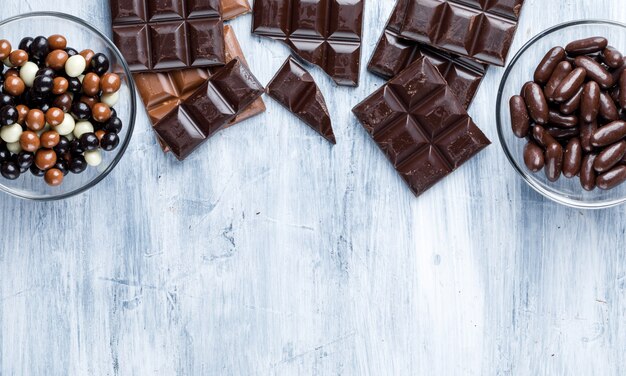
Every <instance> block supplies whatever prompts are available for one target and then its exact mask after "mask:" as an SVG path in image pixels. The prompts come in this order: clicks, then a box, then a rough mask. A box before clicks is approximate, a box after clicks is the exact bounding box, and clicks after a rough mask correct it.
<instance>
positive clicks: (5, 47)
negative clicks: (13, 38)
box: [0, 39, 11, 60]
mask: <svg viewBox="0 0 626 376" xmlns="http://www.w3.org/2000/svg"><path fill="white" fill-rule="evenodd" d="M10 54H11V43H10V42H9V41H8V40H6V39H2V40H0V60H4V59H6V58H7V57H9V55H10Z"/></svg>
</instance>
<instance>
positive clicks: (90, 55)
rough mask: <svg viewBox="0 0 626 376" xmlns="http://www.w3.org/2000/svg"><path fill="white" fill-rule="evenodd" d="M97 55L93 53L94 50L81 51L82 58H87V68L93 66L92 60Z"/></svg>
mask: <svg viewBox="0 0 626 376" xmlns="http://www.w3.org/2000/svg"><path fill="white" fill-rule="evenodd" d="M95 54H96V53H95V52H93V51H92V50H82V51H80V54H79V55H80V56H82V57H84V58H85V61H86V62H87V66H89V65H90V64H91V59H92V58H93V56H94V55H95Z"/></svg>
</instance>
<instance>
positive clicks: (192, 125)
mask: <svg viewBox="0 0 626 376" xmlns="http://www.w3.org/2000/svg"><path fill="white" fill-rule="evenodd" d="M261 94H263V86H261V84H260V83H259V82H258V81H257V79H256V78H255V77H254V76H253V75H252V73H251V72H250V70H249V69H248V68H247V66H246V65H245V64H243V63H242V62H241V61H240V60H239V58H235V59H233V60H231V61H230V62H229V63H228V64H226V65H225V66H224V67H223V68H221V69H220V70H219V71H218V72H216V73H215V74H214V75H213V76H211V77H210V78H209V80H208V81H205V83H204V84H203V85H202V86H200V88H199V89H198V90H196V91H195V92H194V93H193V94H191V96H189V98H187V99H186V100H185V101H184V102H183V103H182V104H181V105H180V106H178V107H177V108H174V109H173V110H172V111H170V113H168V114H167V115H165V116H164V117H163V118H162V119H161V120H160V121H159V122H158V123H157V124H156V125H155V126H154V129H155V131H156V132H157V134H158V135H159V137H160V138H161V140H162V141H163V142H164V143H165V144H166V145H167V146H168V147H169V148H170V149H171V151H172V152H173V153H174V154H175V155H176V157H177V158H178V159H179V160H183V159H185V158H186V157H187V156H188V155H189V154H190V153H191V152H192V151H193V150H194V149H195V148H197V147H198V146H199V145H200V144H202V143H203V142H204V141H205V140H206V139H207V138H208V137H210V136H212V135H213V134H215V132H217V131H219V130H220V129H222V128H224V127H225V126H226V125H227V124H228V123H229V122H231V121H232V120H233V119H234V118H235V116H237V115H238V114H239V113H241V111H242V110H243V109H245V108H246V107H248V106H249V105H250V104H251V103H252V102H254V101H255V100H256V99H257V98H259V97H260V96H261Z"/></svg>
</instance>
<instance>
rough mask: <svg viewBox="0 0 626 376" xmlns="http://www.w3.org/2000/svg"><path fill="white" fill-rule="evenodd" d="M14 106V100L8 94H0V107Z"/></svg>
mask: <svg viewBox="0 0 626 376" xmlns="http://www.w3.org/2000/svg"><path fill="white" fill-rule="evenodd" d="M4 106H15V98H13V97H12V96H10V95H9V94H0V107H4Z"/></svg>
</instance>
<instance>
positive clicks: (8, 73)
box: [4, 68, 20, 79]
mask: <svg viewBox="0 0 626 376" xmlns="http://www.w3.org/2000/svg"><path fill="white" fill-rule="evenodd" d="M19 76H20V72H18V71H17V69H15V68H11V69H9V70H7V71H6V72H4V78H5V79H7V78H9V77H19Z"/></svg>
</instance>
